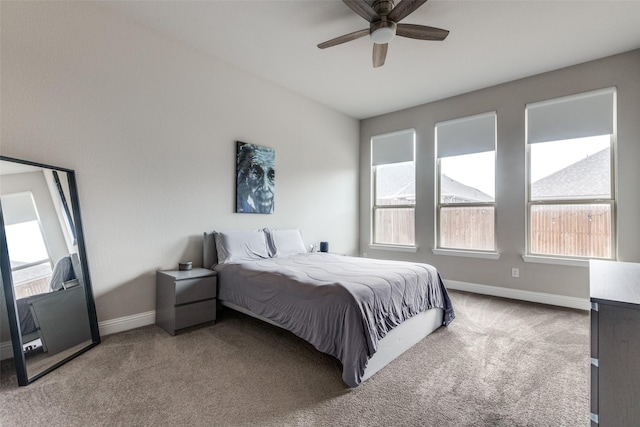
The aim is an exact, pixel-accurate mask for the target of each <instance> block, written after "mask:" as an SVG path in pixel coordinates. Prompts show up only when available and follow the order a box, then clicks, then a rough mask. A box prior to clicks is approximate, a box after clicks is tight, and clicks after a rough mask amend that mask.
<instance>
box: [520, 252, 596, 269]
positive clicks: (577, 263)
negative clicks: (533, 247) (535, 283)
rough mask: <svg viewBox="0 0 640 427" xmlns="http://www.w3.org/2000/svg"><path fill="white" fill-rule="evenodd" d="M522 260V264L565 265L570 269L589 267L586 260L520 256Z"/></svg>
mask: <svg viewBox="0 0 640 427" xmlns="http://www.w3.org/2000/svg"><path fill="white" fill-rule="evenodd" d="M522 260H523V261H524V262H534V263H538V264H555V265H566V266H570V267H589V260H588V259H576V258H553V257H545V256H539V255H522Z"/></svg>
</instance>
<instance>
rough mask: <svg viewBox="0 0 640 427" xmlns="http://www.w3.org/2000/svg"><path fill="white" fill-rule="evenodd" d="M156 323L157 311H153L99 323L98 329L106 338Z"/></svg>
mask: <svg viewBox="0 0 640 427" xmlns="http://www.w3.org/2000/svg"><path fill="white" fill-rule="evenodd" d="M154 323H156V311H155V310H151V311H147V312H144V313H138V314H132V315H131V316H124V317H118V318H117V319H111V320H105V321H103V322H99V323H98V329H99V330H100V336H104V335H111V334H115V333H117V332H123V331H128V330H129V329H135V328H139V327H141V326H147V325H153V324H154Z"/></svg>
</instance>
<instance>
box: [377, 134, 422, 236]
mask: <svg viewBox="0 0 640 427" xmlns="http://www.w3.org/2000/svg"><path fill="white" fill-rule="evenodd" d="M414 147H415V131H414V130H404V131H400V132H394V133H389V134H385V135H379V136H374V137H373V138H371V173H372V185H373V200H372V221H371V223H372V228H373V230H372V233H371V234H372V239H371V241H372V243H373V244H380V245H396V246H415V216H416V215H415V204H416V168H415V160H414V151H415V148H414Z"/></svg>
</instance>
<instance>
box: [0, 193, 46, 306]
mask: <svg viewBox="0 0 640 427" xmlns="http://www.w3.org/2000/svg"><path fill="white" fill-rule="evenodd" d="M2 208H3V215H4V220H5V233H6V238H7V248H8V251H9V260H10V263H11V272H12V276H13V285H14V288H15V293H16V298H23V297H26V296H29V295H34V294H38V293H41V292H42V291H46V290H47V289H48V285H49V279H50V277H51V259H50V256H49V252H48V250H47V247H46V244H45V240H44V236H43V234H42V229H41V227H40V220H39V218H38V213H37V210H36V206H35V203H34V200H33V195H32V194H31V192H25V193H15V194H7V195H3V196H2Z"/></svg>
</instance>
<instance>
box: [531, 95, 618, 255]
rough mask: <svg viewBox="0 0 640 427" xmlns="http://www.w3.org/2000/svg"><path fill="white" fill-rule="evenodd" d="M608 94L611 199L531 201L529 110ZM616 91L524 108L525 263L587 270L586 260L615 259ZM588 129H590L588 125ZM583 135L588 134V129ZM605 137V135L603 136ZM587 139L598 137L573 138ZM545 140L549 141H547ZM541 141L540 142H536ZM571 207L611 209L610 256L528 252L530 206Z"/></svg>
mask: <svg viewBox="0 0 640 427" xmlns="http://www.w3.org/2000/svg"><path fill="white" fill-rule="evenodd" d="M608 94H612V96H613V105H612V108H613V110H612V111H613V117H612V123H611V126H612V128H611V133H610V134H608V135H610V138H609V150H610V151H609V153H610V159H609V160H610V162H611V164H610V168H611V169H610V171H611V173H610V179H611V182H610V193H609V194H610V197H609V198H608V199H604V198H586V197H585V198H577V197H575V196H572V197H567V198H563V199H556V198H554V199H553V200H532V199H531V194H532V190H531V185H532V182H531V145H532V144H533V143H536V141H533V142H532V141H531V139H532V130H531V129H530V117H529V111H530V108H531V107H538V106H543V107H544V106H545V105H554V104H560V103H562V102H572V101H579V100H580V99H584V98H588V97H591V96H598V95H608ZM616 96H617V93H616V88H615V87H613V88H606V89H600V90H595V91H590V92H584V93H580V94H576V95H569V96H565V97H561V98H555V99H551V100H546V101H541V102H536V103H531V104H527V106H526V108H525V122H526V127H527V131H526V135H527V138H526V141H525V144H526V194H527V196H526V197H527V198H526V200H527V210H526V223H527V228H526V236H525V241H526V253H525V254H523V255H522V259H523V260H524V261H525V262H534V263H543V264H559V265H568V266H576V267H588V266H589V263H588V261H589V259H604V260H616V259H617V250H616V249H617V238H616V236H617V225H616V224H617V215H616V169H615V164H616V161H615V159H616V151H617V150H616V146H617V129H616V123H617V111H616V104H617V102H616ZM594 121H598V120H594ZM586 122H592V121H590V120H586ZM568 126H569V127H570V126H575V123H569V125H568ZM590 126H593V125H592V124H591V123H590ZM553 132H554V131H551V132H550V133H553ZM555 132H557V133H560V132H561V130H555ZM586 132H589V131H588V130H587V131H586ZM591 132H592V133H594V132H595V133H597V132H598V131H597V130H593V131H591ZM605 135H607V134H605ZM587 136H598V135H596V134H591V135H590V134H579V135H576V136H575V137H576V138H580V137H587ZM546 139H548V138H546ZM569 139H573V138H571V137H562V138H557V139H549V141H548V142H552V141H563V140H569ZM537 142H540V141H537ZM571 204H576V205H577V204H580V205H588V204H598V205H602V204H608V205H609V206H610V210H611V230H610V236H611V237H610V242H609V244H610V255H611V256H610V257H609V258H596V257H591V256H584V257H583V256H577V255H555V254H546V253H534V252H532V250H531V243H532V242H531V236H532V232H533V230H532V228H531V227H532V224H531V217H532V215H531V210H532V208H533V207H535V206H553V205H571Z"/></svg>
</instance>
